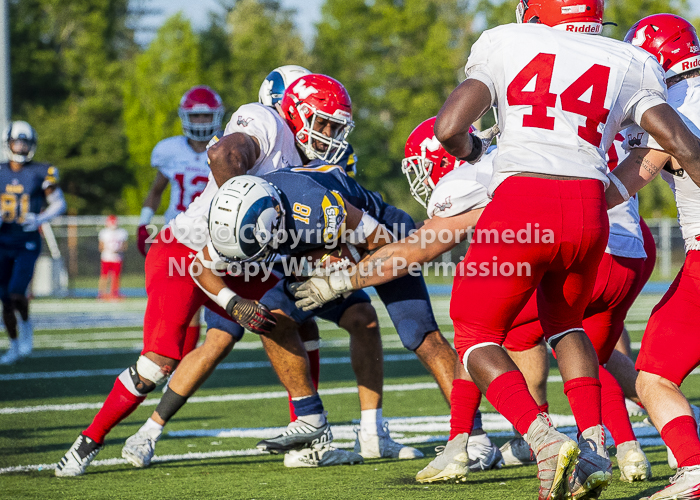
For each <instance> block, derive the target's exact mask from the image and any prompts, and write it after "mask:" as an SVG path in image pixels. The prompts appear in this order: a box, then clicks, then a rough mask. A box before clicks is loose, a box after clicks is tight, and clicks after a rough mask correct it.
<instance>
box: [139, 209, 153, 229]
mask: <svg viewBox="0 0 700 500" xmlns="http://www.w3.org/2000/svg"><path fill="white" fill-rule="evenodd" d="M154 213H155V212H154V211H153V209H152V208H151V207H143V208H142V209H141V218H140V219H139V226H145V225H146V224H150V222H151V219H152V218H153V214H154Z"/></svg>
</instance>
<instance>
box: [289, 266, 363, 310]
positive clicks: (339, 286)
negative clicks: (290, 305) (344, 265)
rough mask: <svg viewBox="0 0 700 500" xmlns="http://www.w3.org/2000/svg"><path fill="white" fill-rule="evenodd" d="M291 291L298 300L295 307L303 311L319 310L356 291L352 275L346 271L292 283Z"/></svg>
mask: <svg viewBox="0 0 700 500" xmlns="http://www.w3.org/2000/svg"><path fill="white" fill-rule="evenodd" d="M289 289H290V290H291V292H292V293H293V294H294V297H295V298H296V299H297V301H296V302H295V305H296V306H297V307H298V308H299V309H301V310H302V311H311V310H312V309H317V308H319V307H321V306H323V305H325V304H328V303H329V302H332V301H334V300H335V299H337V298H338V297H340V296H342V295H343V294H344V293H347V292H350V291H352V290H354V288H353V286H352V283H351V282H350V275H349V274H348V273H347V271H345V270H343V271H338V272H334V273H330V274H323V275H317V276H314V277H311V278H309V279H308V280H306V281H304V282H298V283H291V284H290V285H289Z"/></svg>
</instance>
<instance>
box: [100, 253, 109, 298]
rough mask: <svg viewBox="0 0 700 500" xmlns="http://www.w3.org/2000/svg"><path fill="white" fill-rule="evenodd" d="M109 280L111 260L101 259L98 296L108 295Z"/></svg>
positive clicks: (104, 296)
mask: <svg viewBox="0 0 700 500" xmlns="http://www.w3.org/2000/svg"><path fill="white" fill-rule="evenodd" d="M108 280H109V262H105V261H103V260H101V261H100V278H99V279H98V281H97V298H98V299H104V298H106V297H107V282H108Z"/></svg>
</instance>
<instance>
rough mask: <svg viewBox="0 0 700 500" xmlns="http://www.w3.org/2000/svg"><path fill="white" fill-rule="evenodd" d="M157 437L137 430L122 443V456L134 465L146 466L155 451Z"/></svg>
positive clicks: (149, 463)
mask: <svg viewBox="0 0 700 500" xmlns="http://www.w3.org/2000/svg"><path fill="white" fill-rule="evenodd" d="M159 437H160V436H158V437H153V436H151V435H150V434H149V433H147V432H144V431H139V432H137V433H136V434H134V435H133V436H131V437H130V438H129V439H127V440H126V443H124V447H123V448H122V458H124V459H126V461H127V462H129V463H130V464H131V465H133V466H134V467H138V468H140V469H141V468H144V467H148V466H149V465H151V460H152V459H153V455H155V453H156V443H157V442H158V438H159Z"/></svg>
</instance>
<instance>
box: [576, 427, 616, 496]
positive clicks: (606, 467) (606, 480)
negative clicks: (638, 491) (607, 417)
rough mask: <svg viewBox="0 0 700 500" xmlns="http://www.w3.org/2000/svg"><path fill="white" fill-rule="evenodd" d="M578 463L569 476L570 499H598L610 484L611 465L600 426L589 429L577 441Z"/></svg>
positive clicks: (603, 432)
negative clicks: (578, 450)
mask: <svg viewBox="0 0 700 500" xmlns="http://www.w3.org/2000/svg"><path fill="white" fill-rule="evenodd" d="M578 446H579V449H580V450H581V451H580V453H579V456H578V463H577V464H576V467H575V468H574V470H573V472H572V473H571V474H570V475H569V491H570V493H571V498H573V499H575V500H577V499H584V498H586V499H589V498H598V497H599V496H600V494H601V493H602V492H603V490H604V489H605V488H607V487H608V486H609V485H610V483H611V482H612V463H611V462H610V457H609V456H608V450H607V449H606V448H605V431H604V430H603V426H602V425H596V426H594V427H589V428H588V429H586V430H585V431H583V432H582V433H581V437H580V438H579V440H578Z"/></svg>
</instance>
